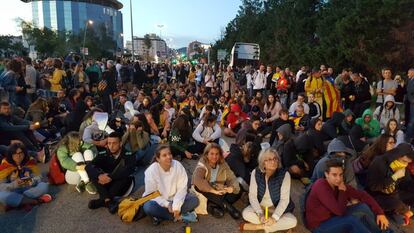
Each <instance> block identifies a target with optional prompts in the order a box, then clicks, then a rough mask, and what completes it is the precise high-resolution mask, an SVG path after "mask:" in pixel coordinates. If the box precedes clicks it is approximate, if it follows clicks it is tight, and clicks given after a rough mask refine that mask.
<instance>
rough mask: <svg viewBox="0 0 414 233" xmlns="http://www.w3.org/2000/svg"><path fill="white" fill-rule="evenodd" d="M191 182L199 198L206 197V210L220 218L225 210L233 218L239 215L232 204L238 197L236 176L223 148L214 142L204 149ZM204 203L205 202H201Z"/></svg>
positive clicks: (238, 190)
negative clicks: (224, 155) (227, 161)
mask: <svg viewBox="0 0 414 233" xmlns="http://www.w3.org/2000/svg"><path fill="white" fill-rule="evenodd" d="M192 183H193V185H194V190H195V192H196V193H197V194H198V196H202V197H201V198H200V200H205V199H207V204H206V205H203V206H207V211H208V212H210V214H212V215H213V216H214V217H216V218H221V217H223V216H224V211H227V212H228V213H229V214H230V215H231V216H232V217H233V218H234V219H239V218H240V217H241V214H240V212H239V211H238V210H237V209H236V208H235V207H233V204H234V203H235V202H236V201H237V200H239V199H240V196H241V192H240V186H239V183H238V181H237V178H236V176H235V175H234V173H233V171H232V170H231V169H230V167H229V165H228V164H227V163H226V161H225V160H224V157H223V150H222V149H221V147H220V146H219V145H218V144H216V143H210V144H208V145H207V146H206V148H205V149H204V153H203V156H202V157H201V159H200V161H199V162H198V164H197V166H196V168H195V169H194V173H193V179H192ZM203 204H205V203H203Z"/></svg>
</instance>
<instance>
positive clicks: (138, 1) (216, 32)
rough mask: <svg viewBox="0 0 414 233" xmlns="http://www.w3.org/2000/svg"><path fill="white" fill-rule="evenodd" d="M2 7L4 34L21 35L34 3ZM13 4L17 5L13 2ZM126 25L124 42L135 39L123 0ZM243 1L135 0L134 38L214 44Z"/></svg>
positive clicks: (17, 1) (175, 43) (0, 21)
mask: <svg viewBox="0 0 414 233" xmlns="http://www.w3.org/2000/svg"><path fill="white" fill-rule="evenodd" d="M3 1H5V0H3ZM7 2H8V3H7V4H2V13H1V14H0V25H1V27H0V34H1V35H5V34H11V35H20V34H21V32H20V31H19V29H18V26H17V23H16V21H15V19H16V18H22V19H24V20H30V19H31V4H29V3H23V2H21V1H20V0H11V1H9V0H8V1H7ZM12 2H13V3H12ZM120 2H122V3H123V4H124V8H123V9H122V10H121V11H122V13H123V22H124V42H125V40H130V38H131V23H130V13H129V12H130V8H129V0H120ZM240 2H241V1H240V0H175V1H171V0H132V4H133V5H132V9H133V20H134V24H133V25H134V36H143V35H144V34H146V33H156V34H157V35H159V34H160V28H159V27H157V25H164V26H163V27H162V28H161V34H162V37H163V38H164V39H165V40H166V41H167V43H168V45H169V46H170V47H173V48H179V47H184V46H187V45H188V43H189V42H191V41H193V40H198V41H201V42H204V43H213V42H214V41H215V40H216V39H217V38H219V37H220V34H221V30H222V29H224V28H225V26H226V25H227V23H228V22H229V21H230V20H232V19H233V18H234V17H235V16H236V14H237V10H238V9H239V5H240Z"/></svg>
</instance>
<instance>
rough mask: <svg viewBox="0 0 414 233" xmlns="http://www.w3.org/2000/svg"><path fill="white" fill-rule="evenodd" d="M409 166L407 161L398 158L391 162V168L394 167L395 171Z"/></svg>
mask: <svg viewBox="0 0 414 233" xmlns="http://www.w3.org/2000/svg"><path fill="white" fill-rule="evenodd" d="M407 166H408V164H406V163H402V162H400V161H399V160H398V159H396V160H394V161H392V163H390V168H391V169H392V171H393V172H395V171H397V170H400V169H402V168H406V167H407Z"/></svg>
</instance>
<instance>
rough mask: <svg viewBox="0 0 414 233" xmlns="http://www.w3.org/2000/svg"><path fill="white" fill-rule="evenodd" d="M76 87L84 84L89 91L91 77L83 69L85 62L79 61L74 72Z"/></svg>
mask: <svg viewBox="0 0 414 233" xmlns="http://www.w3.org/2000/svg"><path fill="white" fill-rule="evenodd" d="M73 80H74V83H75V87H78V86H82V87H84V88H85V91H86V92H89V77H88V75H87V74H86V72H85V71H84V69H83V64H82V63H79V64H78V65H76V67H75V71H74V72H73Z"/></svg>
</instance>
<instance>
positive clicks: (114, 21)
mask: <svg viewBox="0 0 414 233" xmlns="http://www.w3.org/2000/svg"><path fill="white" fill-rule="evenodd" d="M22 1H23V2H27V3H30V4H32V21H33V24H34V25H35V26H37V27H47V28H51V29H53V30H58V31H71V32H73V33H79V32H80V31H83V29H84V28H85V26H87V22H88V20H92V21H93V24H92V25H89V26H88V27H100V26H101V25H104V27H105V28H106V31H107V32H108V33H109V34H110V35H111V36H112V37H113V39H114V40H115V41H116V42H117V47H118V49H122V48H123V27H122V13H121V11H120V9H121V8H122V7H123V6H122V4H121V3H120V2H118V1H116V0H72V1H70V0H22ZM96 29H97V28H96Z"/></svg>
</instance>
